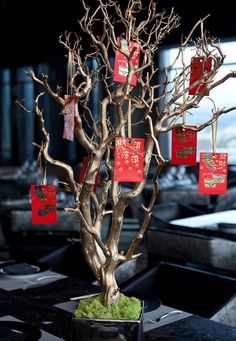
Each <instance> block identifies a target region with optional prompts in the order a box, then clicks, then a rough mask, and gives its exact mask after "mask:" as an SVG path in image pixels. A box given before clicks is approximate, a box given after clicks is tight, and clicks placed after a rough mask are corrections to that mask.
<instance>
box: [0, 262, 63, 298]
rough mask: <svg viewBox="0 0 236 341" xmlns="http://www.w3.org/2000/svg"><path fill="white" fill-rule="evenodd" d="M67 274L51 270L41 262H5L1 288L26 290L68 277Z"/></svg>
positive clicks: (1, 274) (0, 277) (1, 271)
mask: <svg viewBox="0 0 236 341" xmlns="http://www.w3.org/2000/svg"><path fill="white" fill-rule="evenodd" d="M66 277H67V276H65V275H63V274H60V273H57V272H55V271H51V270H50V268H49V267H48V266H47V265H46V264H44V263H40V262H34V263H33V264H28V263H25V262H15V261H9V262H3V263H2V264H0V288H1V289H4V290H7V291H12V290H16V289H23V290H26V289H28V288H31V287H36V286H42V285H46V284H48V283H51V282H54V281H57V280H60V279H63V278H66Z"/></svg>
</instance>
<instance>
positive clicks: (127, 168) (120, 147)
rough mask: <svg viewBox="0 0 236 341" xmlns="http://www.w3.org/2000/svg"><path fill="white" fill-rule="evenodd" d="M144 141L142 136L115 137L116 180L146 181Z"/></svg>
mask: <svg viewBox="0 0 236 341" xmlns="http://www.w3.org/2000/svg"><path fill="white" fill-rule="evenodd" d="M144 143H145V140H144V139H142V138H128V137H127V138H123V137H117V138H116V139H115V161H114V180H115V181H120V182H142V181H144Z"/></svg>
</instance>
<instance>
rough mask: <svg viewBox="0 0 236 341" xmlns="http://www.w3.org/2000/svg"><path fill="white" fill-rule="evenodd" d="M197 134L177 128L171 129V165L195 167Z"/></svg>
mask: <svg viewBox="0 0 236 341" xmlns="http://www.w3.org/2000/svg"><path fill="white" fill-rule="evenodd" d="M196 149H197V132H196V131H193V130H189V129H183V128H182V127H178V128H176V129H172V164H173V165H196Z"/></svg>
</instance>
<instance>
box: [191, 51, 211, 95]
mask: <svg viewBox="0 0 236 341" xmlns="http://www.w3.org/2000/svg"><path fill="white" fill-rule="evenodd" d="M211 65H212V58H211V57H207V58H205V57H193V58H192V60H191V67H190V82H189V85H190V86H191V85H193V84H194V83H195V82H197V81H200V80H202V81H201V82H200V83H199V84H197V85H196V86H194V87H193V88H192V89H190V90H189V95H198V94H199V93H200V92H201V91H202V90H204V89H205V87H206V83H204V82H205V81H206V77H204V74H207V73H209V72H210V71H211ZM205 95H209V92H207V93H206V94H205Z"/></svg>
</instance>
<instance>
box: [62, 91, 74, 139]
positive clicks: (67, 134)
mask: <svg viewBox="0 0 236 341" xmlns="http://www.w3.org/2000/svg"><path fill="white" fill-rule="evenodd" d="M65 102H66V104H65V106H64V110H63V113H64V130H63V138H64V139H66V140H69V141H73V140H74V133H75V114H76V112H77V111H78V107H77V98H76V97H75V96H65Z"/></svg>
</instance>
